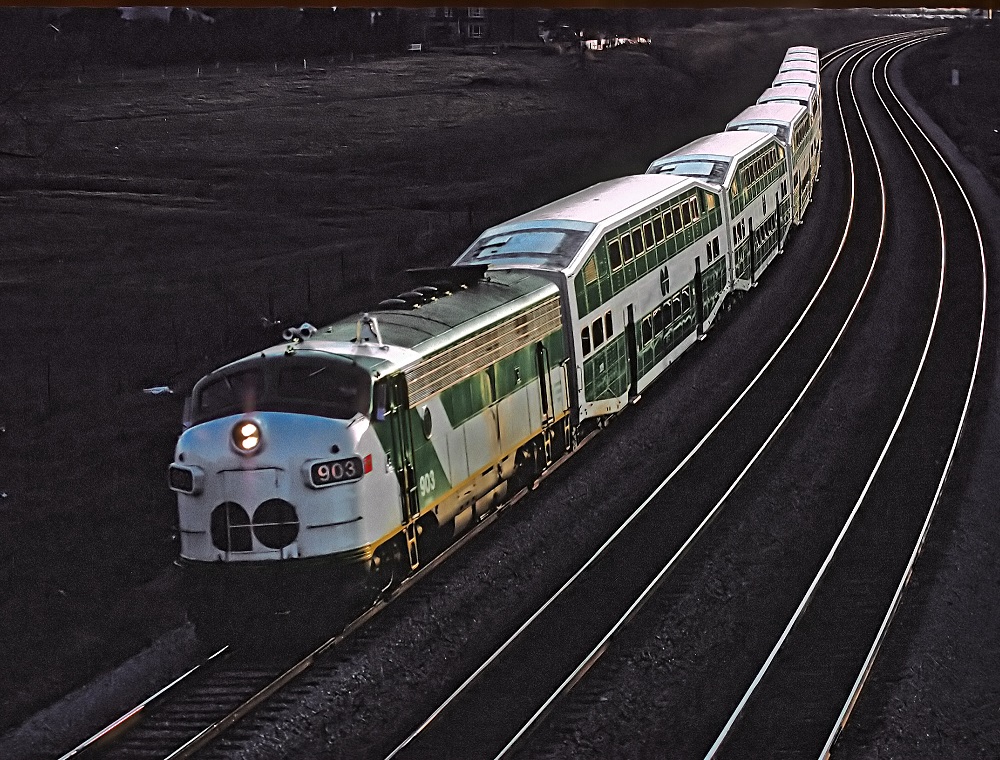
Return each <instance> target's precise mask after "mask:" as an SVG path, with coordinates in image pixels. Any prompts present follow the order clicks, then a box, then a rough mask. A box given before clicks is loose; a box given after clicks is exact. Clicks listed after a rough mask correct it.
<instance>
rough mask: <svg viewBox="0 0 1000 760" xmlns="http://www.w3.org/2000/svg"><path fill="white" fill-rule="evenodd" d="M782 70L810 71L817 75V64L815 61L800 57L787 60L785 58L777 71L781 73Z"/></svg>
mask: <svg viewBox="0 0 1000 760" xmlns="http://www.w3.org/2000/svg"><path fill="white" fill-rule="evenodd" d="M782 71H810V72H812V73H813V74H816V75H817V76H818V75H819V64H818V63H816V62H815V61H805V60H801V59H793V60H791V61H789V60H787V59H786V60H784V61H782V62H781V68H779V69H778V73H781V72H782Z"/></svg>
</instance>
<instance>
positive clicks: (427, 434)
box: [169, 48, 820, 637]
mask: <svg viewBox="0 0 1000 760" xmlns="http://www.w3.org/2000/svg"><path fill="white" fill-rule="evenodd" d="M803 60H804V61H805V64H803V66H804V68H801V69H800V68H795V67H796V66H799V65H800V64H798V63H795V62H797V61H803ZM789 62H791V63H789ZM813 63H815V65H812V64H813ZM786 65H787V66H790V67H792V68H788V69H787V70H783V72H782V73H781V74H779V77H782V76H786V75H789V74H790V75H791V76H792V77H793V79H794V82H793V83H792V84H790V85H780V84H777V85H775V86H774V87H772V88H770V89H769V90H768V93H770V94H771V96H770V98H769V100H768V101H767V105H762V106H758V107H757V108H758V110H756V111H751V110H750V109H748V112H744V114H741V116H740V117H738V118H737V119H735V120H733V122H731V123H730V125H729V130H728V131H726V132H723V133H719V134H716V135H709V136H707V137H704V138H700V139H698V140H695V141H693V142H692V143H689V144H688V145H686V146H684V147H682V148H680V149H678V150H676V151H673V152H672V153H669V154H667V155H666V156H664V157H662V158H660V159H657V160H656V161H654V162H653V164H652V165H651V166H650V168H649V170H648V171H647V173H646V174H642V175H636V176H626V177H620V178H617V179H612V180H608V181H606V182H602V183H599V184H597V185H594V186H593V187H590V188H587V189H585V190H581V191H579V192H577V193H574V194H573V195H570V196H568V197H566V198H563V199H560V200H557V201H554V202H552V203H549V204H547V205H545V206H543V207H541V208H539V209H536V210H534V211H530V212H528V213H526V214H522V215H521V216H518V217H516V218H514V219H511V220H509V221H507V222H504V223H502V224H499V225H496V226H494V227H491V228H489V229H487V230H485V231H484V232H482V234H480V235H479V237H477V238H476V240H474V241H473V242H472V244H471V245H470V246H469V247H468V248H467V249H466V250H465V251H464V252H463V253H462V254H461V255H460V256H459V257H458V258H457V259H456V260H455V262H454V263H453V265H452V266H450V267H444V268H438V269H425V270H414V271H413V274H414V276H415V277H417V278H418V281H423V282H425V283H426V284H424V285H421V286H419V287H415V288H414V289H413V290H411V291H407V292H405V293H402V294H400V295H399V296H398V297H396V298H392V299H387V300H385V301H383V302H381V303H380V304H378V305H377V306H375V307H373V308H372V309H370V310H368V311H367V312H364V313H361V314H356V315H353V316H351V317H347V318H345V319H342V320H339V321H337V322H334V323H333V324H330V325H328V326H324V327H321V328H318V329H317V328H314V327H312V326H311V325H308V324H305V325H303V326H302V327H300V328H294V329H291V330H287V331H286V332H285V334H284V338H285V341H284V342H283V343H281V344H279V345H277V346H274V347H271V348H268V349H265V350H263V351H260V352H257V353H254V354H253V355H251V356H248V357H245V358H243V359H239V360H237V361H234V362H232V363H230V364H227V365H226V366H223V367H221V368H219V369H217V370H215V371H213V372H211V373H209V374H208V375H206V376H205V377H203V378H202V379H201V380H199V381H198V382H197V383H196V384H195V386H194V388H193V390H192V393H191V395H190V397H189V398H188V399H187V401H186V404H185V420H184V428H185V429H184V432H183V433H182V435H181V436H180V439H179V440H178V443H177V446H176V450H175V456H174V461H173V463H172V464H171V465H170V467H169V485H170V488H171V489H172V490H174V491H175V492H176V493H177V499H178V513H179V528H180V540H181V551H180V555H181V556H180V559H179V563H180V564H181V565H182V566H183V568H184V570H185V576H186V578H187V579H188V581H189V584H188V588H189V593H190V600H189V610H190V614H191V617H192V618H193V620H194V622H195V624H196V627H197V629H198V631H199V633H201V634H204V635H209V636H211V637H216V636H219V637H229V636H233V635H238V634H239V633H240V632H242V631H245V630H247V629H248V628H253V629H255V630H256V629H258V628H259V627H260V625H261V624H262V623H266V622H267V621H272V622H274V621H279V622H281V621H288V620H290V619H293V618H294V616H295V613H296V611H305V614H306V616H308V617H310V618H313V619H315V620H318V621H321V622H323V621H326V620H327V619H329V620H330V621H333V620H340V619H345V620H346V619H349V617H350V616H351V615H352V614H354V613H355V611H358V610H359V605H362V606H363V605H365V604H370V603H371V602H372V601H374V600H377V599H378V598H380V597H381V596H383V595H384V594H386V593H387V592H389V591H390V590H391V589H392V588H394V587H395V586H396V585H398V584H399V583H400V582H401V581H402V580H404V579H405V578H407V577H409V576H410V575H412V574H413V573H415V572H416V571H418V570H419V569H420V568H421V567H423V566H424V565H426V564H427V563H428V562H429V561H430V560H431V559H432V558H434V557H435V556H437V555H438V554H439V553H440V552H441V551H442V550H443V549H444V548H446V547H447V546H448V545H449V544H451V543H452V542H453V541H454V540H455V539H456V538H457V537H458V536H460V535H461V534H462V533H463V532H465V531H466V530H468V529H469V528H470V527H471V526H473V525H475V524H476V523H477V522H479V521H481V520H482V519H483V518H484V517H485V516H486V515H488V514H489V513H491V512H492V511H494V510H495V509H497V508H498V507H499V506H500V505H501V504H503V503H504V502H505V501H507V500H508V499H509V498H510V497H511V496H512V495H513V494H515V493H517V492H518V491H520V490H521V489H523V488H525V487H528V486H531V485H532V484H533V483H534V482H535V481H536V480H537V478H538V477H539V476H540V475H541V473H542V472H544V471H545V470H546V468H548V467H550V466H551V465H552V464H553V463H554V462H556V461H557V460H558V459H560V458H561V457H563V456H565V455H567V454H568V453H570V452H572V450H573V449H574V448H575V447H576V446H577V445H578V443H579V442H580V441H581V440H582V438H583V437H584V436H585V435H587V434H588V433H589V432H590V431H591V430H593V429H595V428H597V427H600V426H601V425H603V424H604V422H605V421H606V420H607V419H608V418H609V417H610V416H611V415H614V414H615V413H617V412H618V411H620V410H621V409H622V408H624V407H625V406H626V405H628V404H629V403H631V402H633V401H635V400H636V399H638V398H639V396H640V395H641V393H642V391H643V389H644V388H646V387H647V386H648V385H649V384H650V383H652V382H654V381H655V380H656V379H657V378H658V377H659V376H660V375H661V374H662V373H663V372H664V371H666V369H667V368H668V367H669V366H670V364H672V363H673V362H674V361H675V360H676V359H677V358H678V357H679V356H681V355H682V354H683V353H684V351H686V350H687V349H688V348H689V347H690V346H691V345H693V344H694V343H695V342H696V341H698V340H700V339H702V338H704V337H705V335H706V333H707V332H708V331H709V330H710V329H711V328H712V327H713V326H714V324H715V323H716V321H717V319H718V317H719V314H720V312H721V310H722V309H723V308H724V307H725V306H728V305H729V303H731V301H732V300H733V299H731V298H730V296H732V295H734V294H736V293H738V292H739V291H744V290H747V289H749V288H751V287H753V286H754V285H755V284H756V282H757V280H758V278H759V277H760V276H761V274H762V273H763V272H764V271H765V269H766V268H767V267H768V266H769V264H770V263H771V262H773V261H774V259H775V257H776V256H777V255H778V253H779V252H780V251H781V250H782V247H783V245H784V241H785V238H786V235H787V234H788V231H789V229H790V227H791V225H792V224H793V223H800V222H801V220H802V214H803V212H804V210H805V207H806V205H807V204H808V202H809V198H810V197H811V186H812V182H813V181H814V180H815V177H816V171H817V170H818V155H819V153H818V139H819V138H818V136H819V135H820V110H819V108H818V107H816V106H817V104H818V90H819V74H818V54H817V53H816V51H815V48H811V49H805V50H802V49H796V48H793V49H791V50H790V51H789V53H788V55H787V56H786V62H785V65H783V69H785V68H786ZM810 76H811V77H813V78H812V79H811V80H810V83H806V84H803V82H802V81H800V80H802V79H804V78H805V79H809V77H810ZM781 90H787V91H788V92H787V93H784V94H787V97H786V98H784V99H782V98H781V97H780V96H781V95H782V94H783V93H781V92H780V91H781ZM803 90H806V92H803ZM803 95H805V97H806V98H807V100H806V102H805V103H803V102H801V101H802V97H803ZM760 109H763V110H760Z"/></svg>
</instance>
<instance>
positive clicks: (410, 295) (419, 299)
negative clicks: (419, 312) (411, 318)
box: [396, 290, 431, 309]
mask: <svg viewBox="0 0 1000 760" xmlns="http://www.w3.org/2000/svg"><path fill="white" fill-rule="evenodd" d="M396 298H398V299H399V300H401V301H405V302H406V303H408V304H409V305H410V308H412V309H416V308H419V307H420V306H421V305H422V304H425V303H427V302H428V301H430V300H431V299H430V298H428V297H426V296H425V295H424V294H423V293H418V292H417V291H415V290H407V291H406V292H405V293H400V294H399V295H398V296H396Z"/></svg>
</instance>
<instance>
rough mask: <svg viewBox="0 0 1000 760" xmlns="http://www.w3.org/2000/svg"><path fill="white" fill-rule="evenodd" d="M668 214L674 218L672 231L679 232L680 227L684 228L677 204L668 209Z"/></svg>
mask: <svg viewBox="0 0 1000 760" xmlns="http://www.w3.org/2000/svg"><path fill="white" fill-rule="evenodd" d="M670 214H671V216H673V218H674V231H675V232H680V231H681V230H682V229H684V222H682V221H681V209H680V207H679V206H674V207H673V208H672V209H671V210H670Z"/></svg>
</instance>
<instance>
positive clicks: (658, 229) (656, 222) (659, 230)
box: [652, 216, 663, 243]
mask: <svg viewBox="0 0 1000 760" xmlns="http://www.w3.org/2000/svg"><path fill="white" fill-rule="evenodd" d="M652 227H653V242H654V243H662V242H663V220H662V219H661V218H660V217H659V216H654V217H653V222H652Z"/></svg>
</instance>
